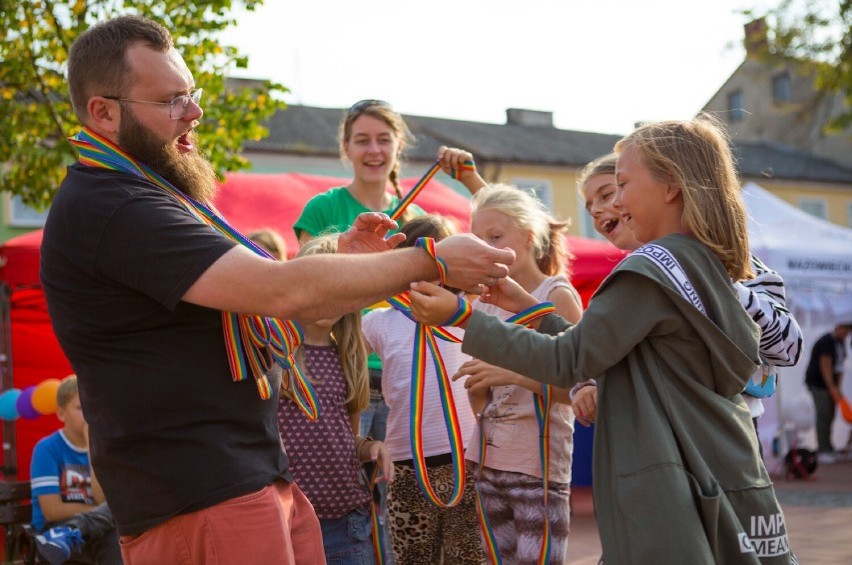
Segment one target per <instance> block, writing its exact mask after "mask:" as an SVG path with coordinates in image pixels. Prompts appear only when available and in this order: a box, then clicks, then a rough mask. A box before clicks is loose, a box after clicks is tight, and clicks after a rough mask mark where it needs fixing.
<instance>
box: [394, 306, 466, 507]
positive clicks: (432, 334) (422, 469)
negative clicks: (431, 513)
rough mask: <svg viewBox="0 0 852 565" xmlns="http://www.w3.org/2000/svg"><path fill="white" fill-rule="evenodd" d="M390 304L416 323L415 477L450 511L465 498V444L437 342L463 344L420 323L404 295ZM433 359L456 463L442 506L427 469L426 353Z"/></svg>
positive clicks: (413, 397) (428, 495) (438, 503)
mask: <svg viewBox="0 0 852 565" xmlns="http://www.w3.org/2000/svg"><path fill="white" fill-rule="evenodd" d="M388 302H389V303H390V304H391V306H393V307H394V308H396V309H397V310H399V311H400V312H402V313H403V314H404V315H405V316H406V317H407V318H409V319H410V320H412V321H414V322H415V324H417V325H416V329H415V331H414V352H413V354H412V360H411V417H410V421H409V437H410V438H411V453H412V459H413V461H414V474H415V476H416V477H417V484H418V485H419V486H420V491H421V492H422V493H423V496H424V497H425V498H426V500H428V501H429V502H431V503H432V504H434V505H435V506H437V507H439V508H450V507H453V506H455V505H457V504H458V503H459V502H461V498H462V496H463V495H464V482H465V465H464V442H463V440H462V435H461V426H460V425H459V417H458V412H457V411H456V405H455V402H454V400H453V390H452V387H451V386H450V377H449V374H448V373H447V368H446V366H445V364H444V359H443V357H441V351H440V350H439V349H438V343H437V341H436V338H440V339H443V340H445V341H449V342H453V343H461V339H459V338H458V337H456V336H455V335H453V334H451V333H450V332H449V331H447V330H446V329H444V328H441V327H434V326H426V325H423V324H420V323H417V321H416V320H414V318H413V317H412V315H411V297H410V294H409V293H408V292H404V293H402V294H399V295H397V296H394V297H392V298H389V299H388ZM427 350H428V351H429V353H430V354H431V355H432V360H433V363H434V365H435V373H436V374H437V377H438V393H439V396H440V399H441V409H442V411H443V413H444V424H445V426H446V428H447V436H448V437H449V441H450V455H451V456H452V461H453V463H452V464H453V481H454V484H453V490H452V492H451V493H450V496H449V499H448V500H447V502H443V501H442V500H441V499H440V498H439V497H438V495H437V493H436V492H435V490H434V489H433V488H432V483H431V482H430V480H429V475H428V473H427V467H426V455H425V451H424V449H423V406H424V404H425V390H426V352H427Z"/></svg>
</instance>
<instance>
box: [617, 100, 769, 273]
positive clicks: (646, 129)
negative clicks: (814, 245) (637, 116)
mask: <svg viewBox="0 0 852 565" xmlns="http://www.w3.org/2000/svg"><path fill="white" fill-rule="evenodd" d="M628 148H634V149H636V150H637V151H639V154H640V155H641V157H642V161H643V163H644V164H645V166H647V167H648V168H649V169H650V171H651V173H652V174H653V175H654V177H655V178H656V179H657V180H659V181H661V182H665V183H672V182H676V183H677V184H679V185H680V187H681V193H682V195H683V224H684V227H685V228H686V229H687V230H689V232H690V233H691V234H692V235H693V236H695V237H696V238H697V239H698V240H699V241H701V242H702V243H703V244H705V245H706V246H707V247H709V248H710V249H711V250H712V251H713V253H715V254H716V256H717V257H719V259H720V260H721V261H722V264H724V266H725V269H726V270H727V271H728V273H729V274H730V276H731V278H732V279H734V280H742V279H747V278H752V277H753V276H754V275H753V274H752V272H751V266H750V262H749V248H748V225H747V223H746V208H745V203H744V202H743V199H742V194H741V192H740V182H739V179H738V178H737V171H736V167H735V164H734V157H733V154H732V152H731V146H730V141H729V139H728V135H727V133H726V132H725V129H724V126H723V125H722V124H721V122H719V120H717V119H716V118H714V117H712V116H710V115H709V114H701V115H699V116H698V117H696V118H694V119H692V120H686V121H666V122H657V123H651V124H647V125H644V126H642V127H639V128H637V129H636V130H635V131H634V132H633V133H631V134H630V135H628V136H626V137H624V138H623V139H621V140H619V141H618V143H616V144H615V152H616V153H621V152H622V151H624V150H625V149H628Z"/></svg>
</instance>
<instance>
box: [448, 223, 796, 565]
mask: <svg viewBox="0 0 852 565" xmlns="http://www.w3.org/2000/svg"><path fill="white" fill-rule="evenodd" d="M653 243H654V244H655V245H654V246H651V247H646V248H643V250H641V251H637V252H634V253H633V254H631V255H630V256H628V257H627V258H625V259H624V260H623V261H622V262H621V263H620V264H619V265H618V267H616V269H615V270H614V271H613V273H612V274H611V275H610V276H609V277H608V278H607V279H606V280H605V281H604V282H603V283H602V284H601V287H600V288H599V289H598V291H597V293H596V294H595V296H594V297H593V298H592V300H591V302H590V304H589V308H588V309H587V311H586V312H585V314H584V315H583V318H582V320H580V322H579V323H578V324H577V325H576V326H571V324H569V323H568V322H566V321H565V320H563V319H562V318H560V317H558V316H556V315H550V316H548V317H546V318H545V319H543V320H542V322H541V325H540V328H539V331H540V332H541V333H536V332H533V331H530V330H527V329H525V328H521V327H518V326H511V325H508V324H504V323H502V322H500V321H499V320H497V319H496V318H492V317H489V316H487V315H484V314H482V313H481V312H476V311H475V312H474V313H473V315H472V317H471V318H470V322H469V323H468V326H467V331H466V332H465V339H464V343H463V346H462V350H463V351H464V352H465V353H468V354H470V355H472V356H474V357H477V358H479V359H481V360H483V361H486V362H489V363H493V364H495V365H499V366H502V367H506V368H508V369H511V370H513V371H516V372H518V373H520V374H523V375H525V376H528V377H530V378H532V379H536V380H539V381H541V382H545V383H550V384H553V385H556V386H559V387H564V388H570V387H571V386H572V385H574V384H575V383H577V382H580V381H583V380H585V379H587V378H589V377H590V376H597V379H598V381H597V382H598V387H599V390H598V413H597V426H596V433H595V445H594V467H593V469H594V494H595V510H596V514H597V520H598V527H599V530H600V535H601V543H602V546H603V553H604V561H605V562H606V563H613V564H619V565H620V564H627V563H631V564H632V563H635V564H648V565H659V564H668V563H677V564H680V563H689V564H699V563H708V564H710V563H767V564H768V563H772V564H775V563H779V564H780V563H791V562H795V561H794V559H795V558H794V557H792V553H791V552H790V551H789V545H788V542H787V536H786V528H785V527H784V522H783V515H782V514H781V510H780V506H779V505H778V502H777V500H776V499H775V495H774V491H773V489H772V483H771V482H770V479H769V476H768V474H767V472H766V469H765V467H764V466H763V462H762V461H761V459H760V456H759V454H758V447H757V440H756V437H755V434H754V431H753V428H752V423H751V417H750V414H749V410H748V407H747V406H746V404H745V402H744V401H743V400H742V397H741V396H740V394H739V393H740V391H742V390H743V388H744V387H745V385H746V381H747V380H748V378H749V375H751V373H752V372H753V371H754V369H755V367H756V365H757V364H758V337H759V335H758V328H757V326H756V325H755V324H754V323H753V322H752V320H751V319H750V318H749V316H748V315H747V313H746V312H745V310H744V309H743V307H742V305H741V304H740V303H739V301H738V299H737V296H736V294H735V292H734V290H733V288H732V285H731V280H730V277H729V275H728V273H727V272H726V271H725V269H724V267H723V265H722V263H721V262H720V261H719V259H718V258H717V257H716V256H715V255H714V254H713V253H712V252H711V251H710V250H709V249H708V248H707V247H706V246H704V245H703V244H701V243H700V242H699V241H698V240H696V239H695V238H692V237H689V236H685V235H670V236H666V237H664V238H661V239H659V240H657V241H655V242H653ZM650 249H655V250H656V251H659V252H660V257H655V255H656V253H655V252H648V251H649V250H650ZM643 251H644V253H643ZM667 255H668V256H667ZM654 259H656V260H654ZM661 265H662V266H666V265H669V266H671V265H676V267H673V268H672V270H673V271H674V272H675V275H676V274H677V273H678V272H680V273H681V275H682V279H683V280H681V281H679V282H678V281H677V276H672V274H671V273H670V272H668V271H667V270H666V269H665V268H661ZM700 308H701V309H703V310H704V311H703V312H702V310H701V309H700ZM547 334H551V335H547Z"/></svg>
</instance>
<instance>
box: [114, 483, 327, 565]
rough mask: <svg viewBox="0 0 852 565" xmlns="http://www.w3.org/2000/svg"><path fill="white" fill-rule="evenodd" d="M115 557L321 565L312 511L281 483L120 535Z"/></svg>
mask: <svg viewBox="0 0 852 565" xmlns="http://www.w3.org/2000/svg"><path fill="white" fill-rule="evenodd" d="M121 556H122V557H123V559H124V563H125V565H143V564H149V563H150V564H152V565H162V564H163V563H170V564H171V563H174V564H178V563H180V564H221V565H232V564H234V563H246V564H251V563H281V564H286V565H291V564H292V565H315V564H316V565H320V564H324V563H325V553H324V552H323V547H322V533H321V531H320V525H319V520H318V519H317V516H316V513H315V512H314V508H313V506H311V503H310V502H309V501H308V499H307V498H305V495H304V494H302V491H301V490H299V487H297V486H296V485H295V484H292V483H287V482H284V481H277V482H276V483H275V484H272V485H270V486H268V487H266V488H263V489H261V490H259V491H257V492H253V493H251V494H247V495H245V496H240V497H237V498H232V499H231V500H226V501H225V502H221V503H219V504H217V505H215V506H211V507H210V508H205V509H203V510H198V511H196V512H190V513H188V514H181V515H179V516H175V517H174V518H172V519H170V520H168V521H166V522H163V523H162V524H159V525H157V526H155V527H153V528H151V529H150V530H148V531H146V532H143V533H141V534H139V535H135V536H121Z"/></svg>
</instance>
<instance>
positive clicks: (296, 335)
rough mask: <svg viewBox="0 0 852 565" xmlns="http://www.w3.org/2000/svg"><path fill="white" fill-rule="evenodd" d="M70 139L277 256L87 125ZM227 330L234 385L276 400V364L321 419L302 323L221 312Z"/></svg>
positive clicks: (85, 152)
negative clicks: (299, 358)
mask: <svg viewBox="0 0 852 565" xmlns="http://www.w3.org/2000/svg"><path fill="white" fill-rule="evenodd" d="M68 141H69V143H71V145H72V146H74V147H75V148H76V149H77V152H78V160H79V162H80V163H81V164H82V165H86V166H88V167H97V168H101V169H110V170H113V171H121V172H124V173H128V174H131V175H134V176H137V177H140V178H144V179H146V180H148V181H150V182H152V183H153V184H155V185H157V186H159V187H160V188H162V189H163V190H165V191H166V192H167V193H168V194H170V195H172V196H173V197H174V198H175V199H176V200H177V201H178V202H180V203H181V204H182V205H183V206H184V207H185V208H186V209H187V211H189V213H190V214H192V215H193V216H194V217H195V218H196V219H197V220H198V221H200V222H202V223H205V224H207V225H209V226H211V227H212V228H213V229H215V230H216V231H218V232H220V233H221V234H223V235H225V236H226V237H228V238H230V239H232V240H233V241H236V242H238V243H240V244H242V245H244V246H246V247H248V248H249V249H251V250H252V251H254V252H255V253H256V254H258V255H261V256H263V257H266V258H269V259H271V258H272V256H271V255H269V253H267V252H266V251H264V250H263V249H261V248H260V247H258V246H257V245H255V243H254V242H252V241H251V240H249V239H248V238H247V237H246V236H244V235H243V234H241V233H240V232H239V231H237V230H236V229H234V228H233V227H232V226H231V225H230V224H228V222H227V221H225V219H224V218H222V217H221V216H219V215H217V214H216V213H215V212H213V210H211V209H210V208H208V207H207V206H205V205H204V204H202V203H201V202H198V201H197V200H194V199H193V198H191V197H189V196H187V195H186V194H184V193H183V192H181V191H180V190H178V189H177V188H175V187H174V186H172V184H171V183H169V182H168V181H167V180H166V179H164V178H163V177H161V176H160V175H158V174H157V173H156V172H154V170H153V169H151V168H150V167H148V166H147V165H145V164H144V163H142V162H140V161H137V160H136V159H134V158H133V157H132V156H131V155H129V154H128V153H126V152H124V151H123V150H122V149H121V148H120V147H118V146H117V145H115V144H114V143H112V142H111V141H110V140H109V139H107V138H105V137H103V136H101V135H99V134H98V133H96V132H94V131H92V130H91V129H89V128H87V127H83V129H82V131H80V132H79V133H78V134H77V135H75V136H73V137H70V138H69V139H68ZM222 329H223V333H224V337H225V349H226V352H227V356H228V365H229V367H230V370H231V375H232V376H233V379H234V381H243V380H246V379H247V378H248V377H249V375H253V376H254V379H255V383H256V385H257V389H258V392H259V393H260V397H261V398H262V399H264V400H267V399H269V398H271V397H272V390H271V389H270V386H269V379H268V378H267V376H266V374H267V372H268V371H269V369H271V368H272V366H273V364H275V363H277V364H279V365H281V366H282V367H283V368H284V369H290V370H289V371H288V372H289V375H290V377H289V378H290V388H291V389H292V390H293V392H294V396H295V399H296V403H297V404H298V405H299V407H300V408H301V409H302V411H303V412H304V413H305V415H306V416H307V417H308V419H310V420H312V421H313V420H316V419H317V418H319V401H318V400H317V396H316V392H315V391H314V389H313V387H312V386H311V384H310V382H309V381H308V379H307V378H305V375H304V374H303V373H302V371H301V370H300V369H299V367H298V366H297V364H296V363H295V361H294V359H293V352H294V351H295V349H296V347H298V346H299V344H301V343H302V339H303V334H302V330H301V328H300V327H299V326H298V324H296V323H295V322H293V321H290V320H278V319H276V318H267V317H263V316H250V315H245V314H237V313H235V312H222Z"/></svg>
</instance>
